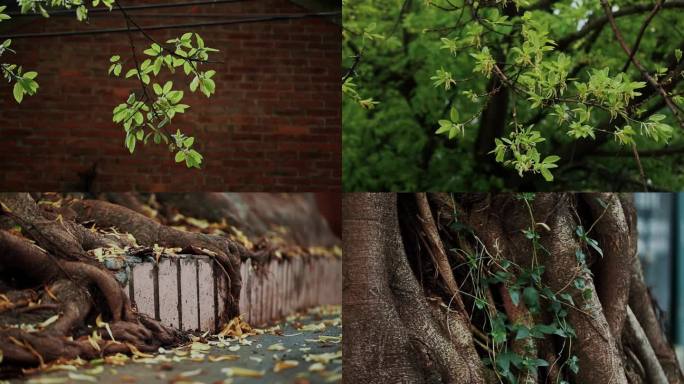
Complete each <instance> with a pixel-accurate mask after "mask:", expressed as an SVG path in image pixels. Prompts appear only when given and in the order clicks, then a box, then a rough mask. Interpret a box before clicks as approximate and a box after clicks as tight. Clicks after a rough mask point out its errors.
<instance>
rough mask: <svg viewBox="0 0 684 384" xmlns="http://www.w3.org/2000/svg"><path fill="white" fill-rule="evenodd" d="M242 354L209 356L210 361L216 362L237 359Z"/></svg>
mask: <svg viewBox="0 0 684 384" xmlns="http://www.w3.org/2000/svg"><path fill="white" fill-rule="evenodd" d="M239 358H240V356H238V355H221V356H209V361H211V362H213V363H215V362H217V361H235V360H238V359H239Z"/></svg>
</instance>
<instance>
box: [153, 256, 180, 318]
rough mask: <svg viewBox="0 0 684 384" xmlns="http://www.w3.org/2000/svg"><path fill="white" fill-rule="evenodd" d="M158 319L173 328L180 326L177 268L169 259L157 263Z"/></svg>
mask: <svg viewBox="0 0 684 384" xmlns="http://www.w3.org/2000/svg"><path fill="white" fill-rule="evenodd" d="M158 281H159V319H160V320H161V321H162V323H164V324H166V325H170V326H173V327H179V326H180V322H179V321H180V318H179V315H180V312H179V306H178V268H176V263H175V261H173V260H170V259H162V260H160V261H159V274H158Z"/></svg>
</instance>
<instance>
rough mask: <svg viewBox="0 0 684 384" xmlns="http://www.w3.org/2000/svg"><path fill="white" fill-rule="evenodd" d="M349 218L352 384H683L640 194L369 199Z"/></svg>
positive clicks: (347, 210) (356, 198)
mask: <svg viewBox="0 0 684 384" xmlns="http://www.w3.org/2000/svg"><path fill="white" fill-rule="evenodd" d="M343 218H344V225H343V233H344V235H343V238H344V242H343V248H344V253H345V264H344V271H343V272H344V295H343V298H344V303H343V305H344V313H345V323H344V327H345V330H344V333H345V339H344V341H343V342H344V354H345V370H344V381H345V382H348V383H357V382H363V383H381V382H401V383H403V382H417V383H421V382H422V383H464V384H465V383H484V382H487V383H498V382H502V383H511V382H518V383H530V384H533V383H539V384H541V383H551V382H553V383H558V382H561V381H566V382H568V383H572V384H575V383H619V384H626V383H628V382H629V383H648V382H655V383H661V382H662V380H663V378H665V377H666V380H667V382H668V383H681V371H680V369H679V366H678V363H677V360H676V357H675V354H674V351H673V349H672V347H671V346H670V345H669V344H668V342H667V340H666V339H665V338H664V335H663V333H662V330H661V329H660V325H659V324H658V322H657V321H656V319H655V315H654V311H653V308H652V304H651V300H650V297H649V296H648V293H647V290H646V288H645V283H644V281H643V277H642V276H641V275H640V273H639V268H638V257H637V254H636V239H637V237H636V210H635V208H634V204H633V201H632V200H631V197H630V196H629V195H617V194H611V193H603V194H566V193H560V194H553V193H539V194H534V195H532V194H530V195H526V196H525V195H514V194H455V195H449V194H427V195H425V194H417V195H416V196H415V197H413V198H407V197H405V196H401V197H400V198H397V195H394V194H365V193H355V194H347V195H345V197H344V200H343ZM580 227H581V228H580ZM594 239H595V241H596V242H594ZM454 296H456V297H458V298H459V299H460V300H461V302H462V304H461V305H458V304H456V303H458V301H456V300H454V299H453V297H454ZM630 307H631V308H632V309H634V311H633V314H632V312H631V309H629V308H630Z"/></svg>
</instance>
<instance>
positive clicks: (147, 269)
mask: <svg viewBox="0 0 684 384" xmlns="http://www.w3.org/2000/svg"><path fill="white" fill-rule="evenodd" d="M152 272H153V268H152V264H150V263H142V264H136V265H135V266H134V267H133V272H132V275H133V301H134V302H135V305H136V307H137V308H138V311H139V312H141V313H144V314H147V315H150V316H152V317H154V276H153V274H152Z"/></svg>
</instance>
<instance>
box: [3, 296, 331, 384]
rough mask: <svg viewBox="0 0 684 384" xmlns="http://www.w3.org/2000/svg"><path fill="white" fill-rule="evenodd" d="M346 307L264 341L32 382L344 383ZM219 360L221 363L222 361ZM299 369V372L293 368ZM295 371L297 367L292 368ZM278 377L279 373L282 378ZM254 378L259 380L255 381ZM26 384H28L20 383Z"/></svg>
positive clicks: (204, 346) (189, 349)
mask: <svg viewBox="0 0 684 384" xmlns="http://www.w3.org/2000/svg"><path fill="white" fill-rule="evenodd" d="M340 310H341V309H340V307H339V306H335V307H318V308H314V309H312V310H310V311H308V312H307V313H305V314H302V315H297V316H291V317H289V318H288V319H286V320H285V321H283V322H282V323H280V324H278V325H279V329H277V328H276V329H271V330H269V331H266V332H264V333H263V334H260V335H253V336H247V337H245V338H243V339H242V340H241V341H238V340H236V339H234V338H226V339H224V342H221V341H219V340H218V339H216V338H210V339H209V340H210V341H209V342H208V343H200V342H197V343H195V344H194V346H186V347H185V348H181V349H179V350H175V351H167V352H166V353H162V354H159V355H157V356H155V357H144V356H139V357H137V358H135V359H129V360H127V361H125V362H123V361H122V363H123V365H114V364H111V363H112V362H116V360H117V359H116V358H114V359H110V361H109V364H107V363H102V362H95V364H92V363H89V364H86V365H84V366H82V367H78V368H76V369H75V370H74V368H73V366H66V367H57V368H61V369H67V370H61V369H60V370H58V371H55V372H50V373H43V374H40V375H35V376H31V377H27V378H26V380H27V382H29V383H36V384H40V383H42V384H51V383H54V384H59V383H87V382H96V383H100V384H110V383H112V384H122V383H179V384H180V383H207V384H209V383H212V384H213V383H225V384H241V383H275V384H277V383H283V384H285V383H288V384H313V383H338V382H341V379H342V343H341V336H342V321H341V317H340ZM217 360H218V361H217ZM293 365H296V366H293ZM289 366H293V367H290V368H288V367H289ZM276 371H277V372H276ZM252 376H253V377H252ZM14 382H17V383H20V382H22V381H19V380H15V381H14Z"/></svg>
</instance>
